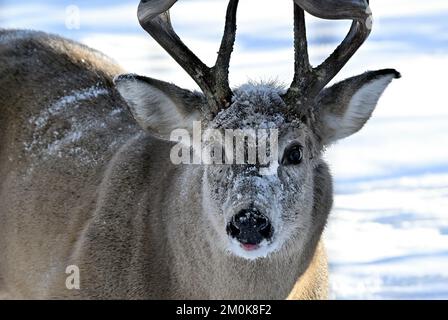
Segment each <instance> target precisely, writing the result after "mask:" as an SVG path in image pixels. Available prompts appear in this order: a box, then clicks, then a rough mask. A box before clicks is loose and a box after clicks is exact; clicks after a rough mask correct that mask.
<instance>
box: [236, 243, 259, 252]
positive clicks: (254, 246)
mask: <svg viewBox="0 0 448 320" xmlns="http://www.w3.org/2000/svg"><path fill="white" fill-rule="evenodd" d="M241 248H243V250H246V251H255V250H257V249H258V248H260V245H259V244H250V243H246V244H243V243H242V244H241Z"/></svg>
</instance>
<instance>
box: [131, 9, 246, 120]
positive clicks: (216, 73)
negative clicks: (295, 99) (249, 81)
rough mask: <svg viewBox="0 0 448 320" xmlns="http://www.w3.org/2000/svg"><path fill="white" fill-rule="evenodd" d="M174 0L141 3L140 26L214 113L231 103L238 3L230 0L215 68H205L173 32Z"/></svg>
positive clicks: (207, 112)
mask: <svg viewBox="0 0 448 320" xmlns="http://www.w3.org/2000/svg"><path fill="white" fill-rule="evenodd" d="M176 2H177V0H142V1H141V2H140V5H139V8H138V19H139V21H140V25H141V26H142V27H143V29H145V30H146V32H148V33H149V34H150V35H151V36H152V37H153V38H154V39H155V40H156V41H157V42H158V43H159V44H160V45H161V46H162V48H163V49H165V51H167V52H168V53H169V54H170V55H171V57H173V59H174V60H175V61H176V62H177V63H178V64H179V65H180V66H181V67H182V68H183V69H184V70H185V71H186V72H187V73H188V74H189V75H190V77H192V78H193V80H194V81H195V82H196V83H197V84H198V86H199V87H200V88H201V90H202V92H203V93H204V95H205V96H206V98H207V102H208V105H209V108H210V109H207V110H203V111H204V113H205V114H212V115H213V114H217V113H218V112H219V111H220V110H221V109H222V108H225V107H226V106H228V105H229V104H230V102H231V98H232V91H231V89H230V85H229V80H228V74H229V64H230V57H231V54H232V51H233V45H234V43H235V36H236V12H237V7H238V0H230V1H229V6H228V9H227V16H226V25H225V29H224V36H223V39H222V43H221V47H220V50H219V53H218V59H217V61H216V64H215V66H214V67H212V68H209V67H208V66H207V65H205V64H204V63H203V62H202V61H201V60H200V59H199V58H198V57H197V56H196V55H195V54H194V53H193V52H192V51H191V50H190V49H189V48H188V47H187V46H186V45H185V44H184V43H183V42H182V40H181V39H180V38H179V36H178V35H177V34H176V32H175V31H174V29H173V27H172V25H171V21H170V16H169V9H170V8H171V7H172V6H173V5H174V4H175V3H176Z"/></svg>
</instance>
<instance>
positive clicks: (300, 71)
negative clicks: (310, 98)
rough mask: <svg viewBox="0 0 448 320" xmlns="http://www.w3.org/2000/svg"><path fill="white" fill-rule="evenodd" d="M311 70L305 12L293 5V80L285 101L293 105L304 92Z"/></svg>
mask: <svg viewBox="0 0 448 320" xmlns="http://www.w3.org/2000/svg"><path fill="white" fill-rule="evenodd" d="M311 72H312V68H311V65H310V61H309V56H308V43H307V38H306V25H305V12H304V10H303V9H302V8H300V7H299V6H298V5H297V4H296V3H295V4H294V79H293V81H292V84H291V86H290V88H289V89H288V91H287V93H286V95H285V100H286V101H287V103H294V100H295V99H296V98H297V97H299V95H300V93H301V92H303V91H305V89H306V86H307V84H308V81H307V80H308V79H309V78H310V76H311V75H310V73H311Z"/></svg>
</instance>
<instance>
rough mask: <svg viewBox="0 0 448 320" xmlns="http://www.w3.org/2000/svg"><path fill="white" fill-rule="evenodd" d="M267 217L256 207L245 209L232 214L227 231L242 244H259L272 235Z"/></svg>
mask: <svg viewBox="0 0 448 320" xmlns="http://www.w3.org/2000/svg"><path fill="white" fill-rule="evenodd" d="M272 231H273V229H272V225H271V222H270V221H269V219H268V218H267V217H266V216H265V215H263V214H262V213H260V212H259V211H258V210H257V209H245V210H241V211H240V212H238V213H237V214H236V215H234V216H233V218H232V220H231V221H230V222H229V223H228V225H227V233H228V234H229V235H230V236H231V237H233V238H235V239H237V240H238V241H239V242H241V243H242V244H259V243H260V242H261V241H263V240H264V239H270V238H271V237H272Z"/></svg>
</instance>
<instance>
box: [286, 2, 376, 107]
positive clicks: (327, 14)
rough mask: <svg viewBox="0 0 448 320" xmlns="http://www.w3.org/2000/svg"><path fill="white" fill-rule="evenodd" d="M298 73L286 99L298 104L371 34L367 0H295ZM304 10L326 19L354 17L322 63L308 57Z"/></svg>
mask: <svg viewBox="0 0 448 320" xmlns="http://www.w3.org/2000/svg"><path fill="white" fill-rule="evenodd" d="M294 2H295V6H294V7H295V10H294V20H295V23H294V25H295V27H294V29H295V52H296V54H295V55H296V57H295V59H296V62H295V75H294V80H293V82H292V84H291V87H290V88H289V89H288V91H287V93H286V95H285V100H286V101H287V102H288V103H290V104H297V103H299V102H301V101H303V100H305V101H306V100H308V99H312V98H313V97H315V96H316V95H317V94H319V92H320V91H321V90H322V89H323V88H324V87H325V86H326V85H327V84H328V83H329V82H330V81H331V80H332V79H333V78H334V77H335V76H336V74H337V73H338V72H339V71H340V70H341V69H342V68H343V67H344V65H345V64H346V63H347V62H348V61H349V59H350V58H351V57H352V56H353V55H354V54H355V52H356V51H357V50H358V49H359V47H361V45H362V44H363V43H364V41H365V40H366V39H367V37H368V36H369V34H370V26H369V25H368V21H369V18H370V8H369V2H368V1H366V0H294ZM303 10H305V11H307V12H308V13H310V14H312V15H314V16H317V17H319V18H323V19H333V20H334V19H351V20H353V23H352V25H351V28H350V31H349V33H348V34H347V36H346V37H345V39H344V40H343V41H342V43H341V44H340V45H339V46H338V47H337V48H336V50H335V51H334V52H333V53H332V54H331V55H330V56H329V57H328V58H327V59H326V60H325V61H324V62H323V63H322V64H321V65H319V66H318V67H316V68H311V66H310V65H309V60H308V51H307V43H306V32H305V19H304V15H303Z"/></svg>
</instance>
